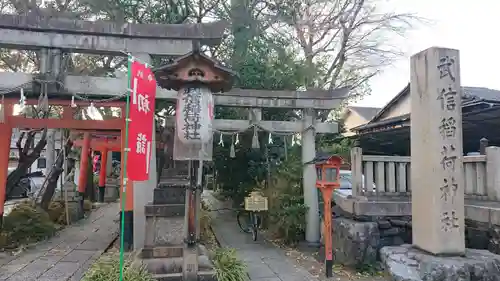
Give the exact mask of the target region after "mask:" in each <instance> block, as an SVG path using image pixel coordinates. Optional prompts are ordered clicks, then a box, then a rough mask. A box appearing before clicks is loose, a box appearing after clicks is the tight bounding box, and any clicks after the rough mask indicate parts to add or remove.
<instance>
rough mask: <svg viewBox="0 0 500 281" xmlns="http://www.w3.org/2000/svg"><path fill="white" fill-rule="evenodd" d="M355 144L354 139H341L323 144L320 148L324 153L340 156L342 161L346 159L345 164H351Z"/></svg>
mask: <svg viewBox="0 0 500 281" xmlns="http://www.w3.org/2000/svg"><path fill="white" fill-rule="evenodd" d="M353 144H354V141H353V140H352V139H349V138H339V139H334V140H332V141H329V142H325V143H321V144H320V147H321V150H322V151H324V152H326V153H329V154H335V155H338V156H340V157H342V159H344V162H350V159H351V148H352V146H353Z"/></svg>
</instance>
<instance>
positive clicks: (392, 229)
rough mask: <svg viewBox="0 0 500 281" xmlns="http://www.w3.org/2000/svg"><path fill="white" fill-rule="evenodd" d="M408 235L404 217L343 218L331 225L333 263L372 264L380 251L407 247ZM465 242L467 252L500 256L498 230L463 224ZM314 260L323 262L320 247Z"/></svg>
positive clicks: (469, 223) (468, 222)
mask: <svg viewBox="0 0 500 281" xmlns="http://www.w3.org/2000/svg"><path fill="white" fill-rule="evenodd" d="M411 235H412V231H411V217H408V216H405V217H352V216H349V215H348V214H343V215H341V216H338V217H336V218H334V219H333V222H332V241H333V252H334V261H335V263H338V264H343V265H347V266H353V267H356V266H361V265H364V264H373V263H374V262H376V261H378V260H380V256H379V255H380V254H379V253H380V249H381V248H382V247H385V246H399V245H402V244H411V243H412V241H411V239H412V237H411ZM322 236H323V235H322ZM465 239H466V241H465V242H466V247H467V248H471V249H487V250H489V251H490V252H492V253H495V254H500V226H496V225H489V224H487V223H480V222H475V221H471V220H466V232H465ZM322 241H323V239H322ZM318 256H319V259H320V260H321V261H323V260H324V247H321V248H320V249H319V255H318Z"/></svg>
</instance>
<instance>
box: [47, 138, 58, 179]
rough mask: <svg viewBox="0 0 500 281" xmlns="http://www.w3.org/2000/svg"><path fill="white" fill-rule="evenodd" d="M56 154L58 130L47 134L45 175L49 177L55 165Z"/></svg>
mask: <svg viewBox="0 0 500 281" xmlns="http://www.w3.org/2000/svg"><path fill="white" fill-rule="evenodd" d="M55 154H56V130H55V129H49V130H48V132H47V146H46V147H45V163H46V167H45V175H46V176H48V175H49V173H50V170H52V165H54V161H55Z"/></svg>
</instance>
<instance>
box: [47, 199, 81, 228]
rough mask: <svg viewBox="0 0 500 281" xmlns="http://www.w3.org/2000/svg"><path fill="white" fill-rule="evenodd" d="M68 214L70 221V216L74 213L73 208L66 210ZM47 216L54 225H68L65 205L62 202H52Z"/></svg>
mask: <svg viewBox="0 0 500 281" xmlns="http://www.w3.org/2000/svg"><path fill="white" fill-rule="evenodd" d="M68 211H69V214H70V216H69V217H70V220H71V217H72V215H71V214H74V213H75V212H76V210H75V209H74V208H73V207H69V208H68ZM47 213H48V214H49V217H50V220H52V221H53V222H54V223H56V224H60V225H66V224H68V222H67V220H66V217H67V216H66V203H64V201H52V202H50V205H49V210H48V212H47Z"/></svg>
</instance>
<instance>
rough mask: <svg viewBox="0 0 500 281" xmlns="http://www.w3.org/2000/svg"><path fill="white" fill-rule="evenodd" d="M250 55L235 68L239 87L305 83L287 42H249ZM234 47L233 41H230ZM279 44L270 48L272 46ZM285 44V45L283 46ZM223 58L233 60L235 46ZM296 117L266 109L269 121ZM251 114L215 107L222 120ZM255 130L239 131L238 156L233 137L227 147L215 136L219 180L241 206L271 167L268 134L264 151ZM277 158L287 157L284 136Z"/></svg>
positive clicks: (282, 87)
mask: <svg viewBox="0 0 500 281" xmlns="http://www.w3.org/2000/svg"><path fill="white" fill-rule="evenodd" d="M246 43H247V44H248V45H247V47H246V53H247V55H246V56H245V57H243V58H239V59H238V60H237V61H238V65H233V66H232V67H233V68H234V69H235V70H236V71H237V72H238V73H239V75H240V79H239V81H238V85H237V86H238V87H242V88H248V89H266V90H286V89H288V90H295V89H297V88H298V87H300V85H301V84H302V83H303V82H302V81H301V77H303V75H302V71H303V70H302V69H303V64H302V61H301V60H300V59H297V56H296V54H294V53H290V52H287V50H286V49H285V47H283V46H285V45H283V44H281V43H280V42H272V41H269V40H265V39H263V38H262V37H257V38H254V39H252V40H250V41H246ZM227 44H228V46H232V44H233V42H229V43H227ZM270 44H271V45H273V46H278V47H275V48H270V47H269V46H270ZM280 46H281V47H280ZM223 53H224V54H226V56H225V57H221V59H223V60H225V61H226V62H229V61H230V58H231V48H228V52H223ZM294 116H295V113H294V111H292V110H283V109H266V110H263V119H266V120H291V119H292V118H293V117H294ZM247 117H248V112H247V110H246V109H238V108H221V107H217V108H216V110H215V118H218V119H243V118H245V119H246V118H247ZM252 136H253V133H252V132H244V133H240V134H239V141H240V144H239V145H238V146H236V147H235V149H236V158H234V159H232V158H230V157H229V150H230V144H231V143H232V142H234V141H235V140H234V139H232V138H231V137H230V136H227V137H224V138H223V140H224V144H225V145H224V147H222V146H220V145H218V142H219V137H218V136H216V137H215V139H214V158H215V159H214V163H215V168H216V169H217V171H218V172H219V177H218V179H217V180H218V183H219V184H220V186H221V188H222V193H223V194H224V195H226V196H228V197H231V198H232V199H233V202H234V203H235V204H236V205H239V204H240V203H241V202H242V201H243V198H244V197H245V196H246V195H247V194H248V192H249V191H251V190H252V188H253V187H254V183H255V180H257V181H258V182H261V181H262V180H264V179H265V178H266V174H267V166H266V164H265V163H266V157H265V155H264V154H265V153H264V152H265V149H266V148H265V147H264V146H265V144H266V143H267V138H268V134H267V133H263V132H262V133H260V134H259V139H260V145H261V149H260V150H255V149H252V148H251V140H252ZM269 150H270V154H272V155H271V156H272V158H273V159H279V158H282V157H283V152H284V150H283V139H282V138H276V139H275V144H274V145H271V146H270V147H269Z"/></svg>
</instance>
